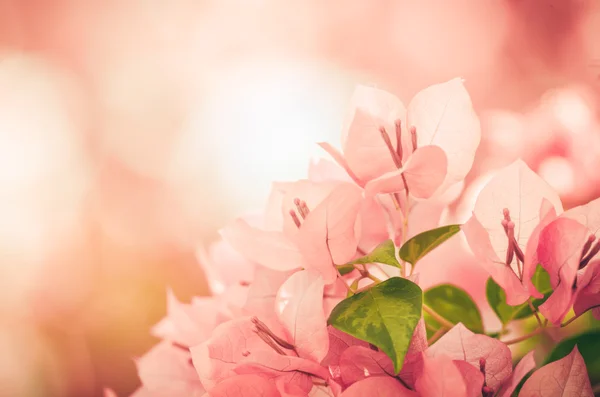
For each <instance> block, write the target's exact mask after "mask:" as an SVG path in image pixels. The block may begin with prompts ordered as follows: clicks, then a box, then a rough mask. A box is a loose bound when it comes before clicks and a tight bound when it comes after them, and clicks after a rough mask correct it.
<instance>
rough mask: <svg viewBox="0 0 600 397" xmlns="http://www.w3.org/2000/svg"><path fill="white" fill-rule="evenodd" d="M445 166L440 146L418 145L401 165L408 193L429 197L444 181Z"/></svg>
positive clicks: (417, 196) (444, 155) (419, 196)
mask: <svg viewBox="0 0 600 397" xmlns="http://www.w3.org/2000/svg"><path fill="white" fill-rule="evenodd" d="M447 167H448V159H447V157H446V153H444V151H443V150H442V149H441V148H440V147H438V146H423V147H419V148H418V149H417V150H416V151H415V152H414V153H413V154H412V155H411V156H410V157H409V158H408V161H407V162H406V164H404V167H403V170H404V176H405V177H406V182H407V184H408V189H409V191H410V194H411V195H413V196H414V197H416V198H423V199H425V198H429V197H431V196H432V195H433V194H434V193H435V192H436V190H437V189H438V188H439V187H440V185H441V184H442V182H444V178H446V171H447Z"/></svg>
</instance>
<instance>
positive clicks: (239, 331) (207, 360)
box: [190, 317, 328, 390]
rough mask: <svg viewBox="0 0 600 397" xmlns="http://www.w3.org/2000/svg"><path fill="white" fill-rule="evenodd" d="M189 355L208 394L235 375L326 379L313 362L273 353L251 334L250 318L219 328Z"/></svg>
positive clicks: (222, 325)
mask: <svg viewBox="0 0 600 397" xmlns="http://www.w3.org/2000/svg"><path fill="white" fill-rule="evenodd" d="M190 351H191V353H192V360H193V362H194V367H195V368H196V370H197V372H198V375H199V376H200V380H201V381H202V384H203V385H204V387H205V388H206V389H207V390H211V389H212V388H213V387H214V386H215V385H216V384H218V383H220V382H222V381H223V380H224V379H227V378H229V377H231V376H234V375H236V374H251V373H258V374H263V375H264V376H268V377H271V378H276V377H277V376H285V375H286V374H289V373H290V372H293V371H300V372H303V373H308V374H314V375H316V376H319V377H321V378H327V377H328V373H327V370H326V369H325V368H323V367H321V366H320V365H319V364H317V363H315V362H312V361H310V360H306V359H302V358H299V357H296V356H284V355H281V354H279V353H278V352H276V351H275V350H273V349H272V348H271V347H270V346H269V345H267V344H266V343H265V342H264V341H263V340H262V339H261V338H260V337H259V336H258V335H257V333H255V332H254V326H253V324H252V321H251V319H250V318H249V317H244V318H239V319H235V320H232V321H229V322H227V323H224V324H221V325H219V326H218V327H216V328H215V330H214V332H213V336H212V337H211V338H210V339H209V340H208V341H206V342H204V343H202V344H200V345H198V346H194V347H192V348H191V349H190Z"/></svg>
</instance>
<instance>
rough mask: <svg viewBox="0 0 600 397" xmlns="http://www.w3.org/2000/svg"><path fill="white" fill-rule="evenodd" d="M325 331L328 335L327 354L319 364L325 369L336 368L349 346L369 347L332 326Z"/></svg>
mask: <svg viewBox="0 0 600 397" xmlns="http://www.w3.org/2000/svg"><path fill="white" fill-rule="evenodd" d="M327 331H328V333H329V352H327V356H326V357H325V358H324V359H323V361H322V362H321V364H323V365H324V366H326V367H338V366H339V362H340V357H341V355H342V353H343V352H344V351H345V350H346V349H348V348H349V347H350V346H363V347H368V346H369V344H368V343H367V342H365V341H362V340H360V339H357V338H355V337H353V336H351V335H348V334H347V333H345V332H342V331H340V330H338V329H337V328H333V327H332V326H328V327H327Z"/></svg>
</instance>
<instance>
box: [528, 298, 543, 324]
mask: <svg viewBox="0 0 600 397" xmlns="http://www.w3.org/2000/svg"><path fill="white" fill-rule="evenodd" d="M527 304H528V305H529V308H530V309H531V311H532V312H533V314H534V315H535V319H536V320H537V322H538V325H539V326H540V328H544V324H542V320H541V319H540V316H539V315H538V311H537V309H536V308H535V306H533V303H531V298H527Z"/></svg>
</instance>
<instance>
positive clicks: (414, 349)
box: [398, 274, 428, 387]
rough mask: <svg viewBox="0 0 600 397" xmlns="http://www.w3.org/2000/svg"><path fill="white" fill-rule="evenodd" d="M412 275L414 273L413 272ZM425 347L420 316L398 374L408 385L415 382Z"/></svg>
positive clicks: (425, 335) (425, 337) (425, 330)
mask: <svg viewBox="0 0 600 397" xmlns="http://www.w3.org/2000/svg"><path fill="white" fill-rule="evenodd" d="M413 276H415V275H414V274H413ZM417 278H418V277H417ZM413 282H415V283H418V280H414V281H413ZM427 347H428V344H427V329H426V328H425V320H424V319H423V318H421V320H419V322H418V323H417V326H416V327H415V332H414V333H413V336H412V338H411V340H410V344H409V345H408V351H407V352H406V357H405V358H404V364H403V365H402V370H401V371H400V373H399V374H398V376H399V377H400V379H402V381H403V382H404V383H405V384H406V385H407V386H408V387H413V386H414V384H415V377H416V376H417V374H418V373H419V371H420V369H421V366H422V363H421V361H423V355H422V354H421V353H422V352H424V351H425V350H426V349H427Z"/></svg>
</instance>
